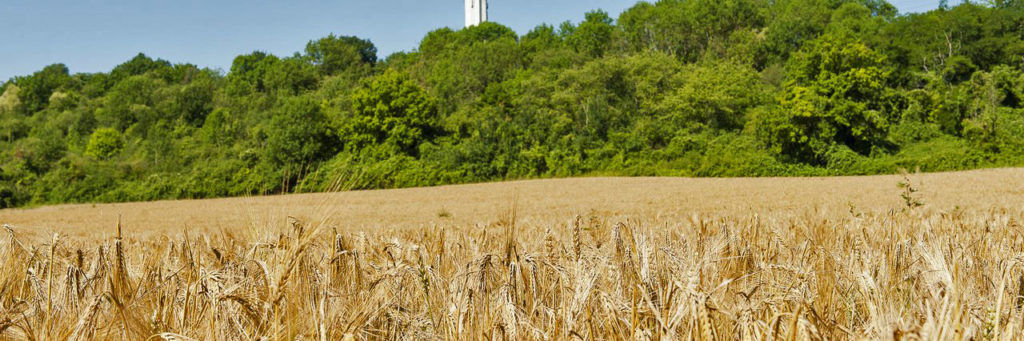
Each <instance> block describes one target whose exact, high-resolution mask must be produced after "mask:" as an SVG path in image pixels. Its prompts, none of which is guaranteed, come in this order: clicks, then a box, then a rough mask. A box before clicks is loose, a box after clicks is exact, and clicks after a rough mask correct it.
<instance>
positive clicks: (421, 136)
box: [338, 70, 437, 154]
mask: <svg viewBox="0 0 1024 341" xmlns="http://www.w3.org/2000/svg"><path fill="white" fill-rule="evenodd" d="M436 120H437V107H436V104H435V101H434V100H433V99H431V98H430V97H429V96H427V94H426V93H425V92H424V91H423V89H421V88H420V87H419V86H418V85H416V83H414V82H413V81H412V80H411V79H409V77H408V76H407V75H405V74H403V73H401V72H398V71H395V70H387V71H385V72H384V73H383V74H381V75H379V76H376V77H374V78H373V79H371V80H369V81H367V82H366V83H365V84H364V85H363V87H362V88H360V89H358V90H356V92H355V93H354V94H353V95H352V112H351V114H350V115H349V116H348V117H345V118H344V119H343V120H342V122H340V126H339V129H338V131H339V132H338V135H339V136H341V138H342V140H343V141H344V142H345V148H346V149H348V150H350V151H359V150H362V149H363V148H366V147H368V146H371V145H383V146H385V147H387V148H392V149H393V150H394V151H395V152H404V153H406V154H415V153H416V148H417V146H419V144H420V143H421V142H423V141H425V140H427V139H429V138H430V137H431V135H432V134H433V133H434V129H435V126H434V125H435V123H434V122H436Z"/></svg>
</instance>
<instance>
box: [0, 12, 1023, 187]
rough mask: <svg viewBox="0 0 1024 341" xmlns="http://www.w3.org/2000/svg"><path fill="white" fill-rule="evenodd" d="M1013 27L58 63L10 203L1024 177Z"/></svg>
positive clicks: (654, 23)
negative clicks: (654, 179)
mask: <svg viewBox="0 0 1024 341" xmlns="http://www.w3.org/2000/svg"><path fill="white" fill-rule="evenodd" d="M1022 22H1024V5H1022V2H1021V1H990V2H965V3H963V4H960V5H957V6H955V7H948V6H945V5H943V6H941V7H940V8H938V9H936V10H933V11H930V12H927V13H920V14H900V13H898V12H897V11H896V9H895V8H894V7H893V6H891V5H890V4H888V3H887V2H885V1H881V0H786V1H766V0H738V1H718V0H685V1H677V0H672V1H669V0H664V1H657V2H654V3H649V2H638V3H637V4H636V5H635V6H633V7H632V8H630V9H628V10H626V11H625V12H623V13H622V14H621V15H620V16H619V17H617V18H612V17H610V16H609V15H608V14H607V13H605V12H602V11H600V10H596V11H592V12H589V13H587V14H586V16H585V20H583V21H582V22H565V23H562V24H560V25H557V26H554V25H541V26H538V27H536V28H535V29H533V30H531V31H530V32H514V31H512V30H511V29H510V28H508V27H506V26H503V25H501V24H500V23H484V24H481V25H479V26H474V27H472V28H467V29H458V30H453V29H450V28H439V29H437V30H434V31H431V32H424V38H423V39H422V41H421V42H420V44H419V45H418V46H410V47H409V48H410V52H408V53H397V54H393V55H391V56H378V55H377V49H376V47H375V46H374V44H373V43H372V42H370V41H368V40H366V39H362V38H359V37H353V36H346V35H334V34H331V35H328V36H326V37H323V38H318V39H313V40H310V41H309V42H308V44H307V45H306V47H305V48H304V49H303V50H302V51H298V52H297V53H295V54H294V55H291V56H275V55H272V54H268V53H265V52H260V51H255V52H251V53H245V54H241V55H239V56H238V57H237V58H235V59H234V60H233V62H232V64H231V67H230V69H229V70H210V69H204V68H201V67H197V66H196V65H192V64H188V63H187V61H176V62H171V61H166V60H162V59H159V58H158V57H159V56H155V57H157V58H154V57H150V56H146V55H142V54H140V55H138V56H137V57H135V58H132V59H131V60H129V61H126V62H125V63H123V64H121V65H119V66H117V67H115V68H113V69H112V70H111V71H110V72H105V73H95V74H80V73H72V72H71V70H69V69H68V68H67V67H66V66H65V65H62V64H54V65H50V66H46V67H43V68H42V69H41V70H40V71H38V72H35V73H33V74H31V75H25V76H21V77H15V78H13V79H11V80H9V81H6V82H4V83H3V84H0V207H22V206H26V205H39V204H59V203H75V202H97V201H98V202H127V201H145V200H161V199H194V198H214V197H230V196H246V195H263V194H277V193H301V192H322V191H329V190H331V189H332V188H337V187H339V183H340V187H341V188H346V189H347V188H354V189H374V188H406V187H417V186H433V185H443V184H458V183H477V182H486V181H503V180H514V179H533V178H555V177H572V176H588V175H614V176H701V177H718V176H824V175H864V174H893V173H896V172H897V171H898V170H899V169H901V168H905V169H909V170H914V169H921V170H922V171H925V172H935V171H952V170H964V169H975V168H984V167H1012V166H1021V165H1024V70H1022V67H1024V64H1022V63H1024V60H1022V59H1021V54H1022V52H1024V25H1021V23H1022ZM308 38H313V37H308ZM308 38H307V37H302V38H301V39H308ZM239 52H240V53H244V52H245V51H239Z"/></svg>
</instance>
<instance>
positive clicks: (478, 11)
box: [465, 0, 487, 27]
mask: <svg viewBox="0 0 1024 341" xmlns="http://www.w3.org/2000/svg"><path fill="white" fill-rule="evenodd" d="M465 1H466V27H470V26H476V25H480V23H482V22H484V21H487V0H465Z"/></svg>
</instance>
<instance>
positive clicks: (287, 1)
mask: <svg viewBox="0 0 1024 341" xmlns="http://www.w3.org/2000/svg"><path fill="white" fill-rule="evenodd" d="M489 2H490V19H491V21H495V22H499V23H502V24H505V25H508V26H510V27H512V29H514V30H516V32H519V33H520V34H522V33H525V32H527V31H529V30H530V29H531V28H533V27H535V26H537V25H539V24H542V23H549V24H558V23H561V22H563V21H565V20H572V21H574V22H578V21H580V20H582V18H583V14H584V13H585V12H587V11H588V10H592V9H597V8H600V9H604V10H605V11H608V12H609V13H610V14H611V15H612V16H613V17H617V16H618V14H619V13H620V12H622V11H623V10H625V9H626V8H628V7H630V6H632V5H633V4H635V3H636V1H635V0H489ZM891 2H892V3H893V4H894V5H896V6H897V7H899V9H900V11H904V12H913V11H924V10H928V9H932V8H935V7H936V6H937V5H938V2H939V1H938V0H896V1H891ZM957 2H958V1H951V3H957ZM462 23H463V1H462V0H392V1H387V0H333V1H329V0H276V1H270V0H173V1H172V0H59V1H58V0H27V1H26V0H0V34H2V37H3V39H2V40H0V82H2V81H4V80H7V79H9V78H11V77H13V76H20V75H27V74H30V73H32V72H34V71H36V70H39V69H42V67H43V66H46V65H49V64H53V63H64V64H65V65H67V66H68V67H69V68H70V69H71V72H73V73H77V72H100V71H109V70H110V69H111V68H113V67H114V66H116V65H118V64H120V63H122V62H124V61H127V60H128V59H130V58H131V57H133V56H134V55H135V54H137V53H139V52H142V53H145V54H147V55H149V56H151V57H154V58H162V59H166V60H169V61H171V62H173V63H193V64H197V65H199V66H203V67H211V68H221V69H225V70H226V69H228V68H229V67H230V66H231V61H232V60H233V59H234V57H235V56H237V55H239V54H243V53H248V52H252V51H254V50H261V51H267V52H270V53H273V54H276V55H279V56H289V55H291V54H293V53H295V52H297V51H301V50H302V49H303V47H304V46H305V44H306V42H307V41H309V40H311V39H316V38H319V37H323V36H326V35H328V34H330V33H336V34H341V35H355V36H359V37H362V38H369V39H370V40H371V41H373V43H374V44H375V45H376V46H377V48H378V50H379V51H380V53H379V55H380V57H381V58H383V57H386V56H387V55H388V54H390V53H392V52H396V51H404V50H411V49H413V48H415V47H416V45H418V44H419V41H420V39H421V38H423V36H424V35H425V34H426V33H427V32H429V31H431V30H433V29H436V28H440V27H445V26H448V27H452V28H459V27H461V26H462Z"/></svg>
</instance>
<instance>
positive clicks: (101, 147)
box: [85, 128, 124, 160]
mask: <svg viewBox="0 0 1024 341" xmlns="http://www.w3.org/2000/svg"><path fill="white" fill-rule="evenodd" d="M122 148H124V137H123V136H121V133H120V132H119V131H117V130H116V129H114V128H100V129H96V131H95V132H93V133H92V136H90V137H89V144H88V145H87V146H86V148H85V154H86V155H89V156H92V157H94V158H97V159H100V160H107V159H110V158H111V157H114V156H115V155H117V154H118V153H120V152H121V149H122Z"/></svg>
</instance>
